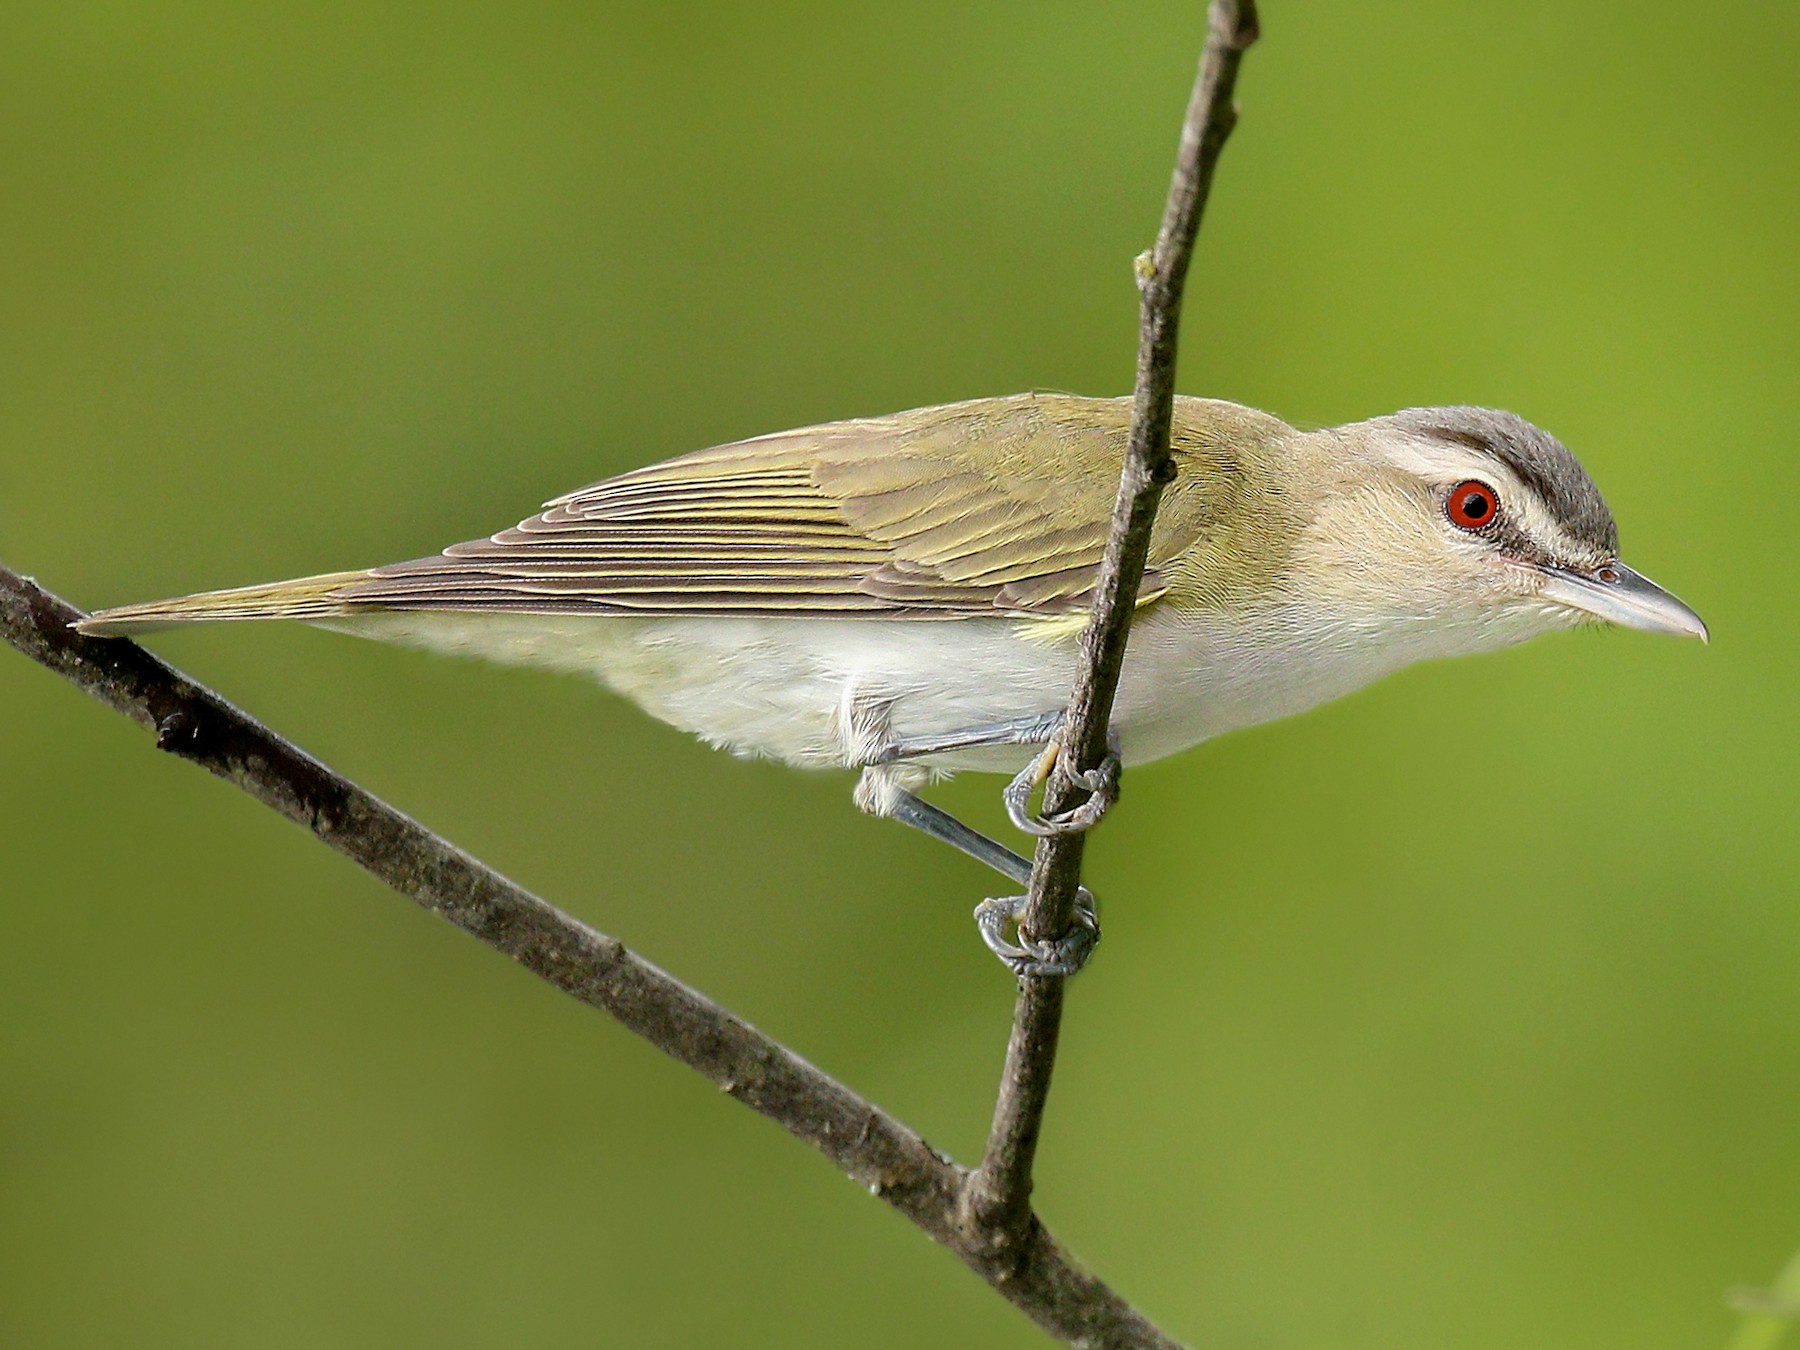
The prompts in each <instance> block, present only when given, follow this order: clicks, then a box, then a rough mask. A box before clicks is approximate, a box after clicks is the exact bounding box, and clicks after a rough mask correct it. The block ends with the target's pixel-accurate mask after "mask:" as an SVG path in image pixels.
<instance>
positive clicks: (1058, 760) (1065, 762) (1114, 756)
mask: <svg viewBox="0 0 1800 1350" xmlns="http://www.w3.org/2000/svg"><path fill="white" fill-rule="evenodd" d="M1107 739H1108V742H1109V743H1110V744H1111V745H1112V747H1113V748H1112V749H1110V750H1108V751H1107V753H1106V758H1105V759H1103V760H1101V761H1100V763H1099V764H1097V765H1095V766H1094V767H1093V768H1092V769H1080V768H1077V767H1075V765H1074V764H1073V763H1071V762H1070V760H1069V758H1068V754H1067V752H1066V751H1065V750H1064V748H1063V743H1062V741H1061V739H1060V738H1059V739H1057V740H1053V741H1051V742H1050V743H1049V744H1048V745H1046V746H1045V747H1044V750H1043V753H1042V754H1040V755H1038V756H1037V757H1036V758H1035V759H1033V760H1032V761H1031V762H1030V763H1029V764H1027V765H1026V766H1025V767H1024V768H1023V769H1021V770H1019V772H1018V774H1017V776H1016V777H1014V778H1013V780H1012V782H1010V783H1008V784H1007V785H1006V787H1005V788H1004V789H1003V790H1002V791H1001V793H1000V800H1001V801H1002V802H1003V803H1005V805H1006V815H1007V818H1008V819H1010V820H1011V821H1012V823H1013V824H1014V825H1015V826H1017V827H1018V828H1019V829H1020V830H1022V831H1023V832H1024V833H1026V834H1029V835H1034V836H1036V837H1037V838H1039V839H1042V838H1045V837H1047V836H1049V835H1054V834H1080V833H1081V832H1082V831H1083V830H1090V829H1092V828H1093V827H1094V826H1095V825H1096V824H1098V823H1099V821H1100V817H1101V816H1104V815H1105V814H1106V813H1107V811H1108V810H1109V809H1110V808H1111V807H1112V804H1113V803H1114V802H1116V801H1118V800H1119V773H1120V762H1119V751H1118V738H1117V736H1116V735H1109V736H1108V738H1107ZM1052 766H1060V767H1061V769H1062V771H1063V772H1064V773H1065V774H1066V775H1068V778H1069V781H1070V782H1072V783H1074V784H1075V785H1076V786H1077V787H1079V788H1082V789H1085V790H1086V792H1087V793H1088V799H1087V800H1086V801H1084V802H1083V803H1082V804H1081V805H1080V806H1077V807H1076V808H1075V809H1074V810H1072V811H1062V812H1059V813H1057V814H1056V815H1046V816H1038V815H1033V814H1032V812H1031V795H1032V794H1033V793H1034V792H1036V791H1037V790H1038V788H1039V787H1041V786H1042V785H1043V783H1044V780H1045V779H1047V778H1049V776H1050V770H1051V767H1052Z"/></svg>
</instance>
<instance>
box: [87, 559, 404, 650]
mask: <svg viewBox="0 0 1800 1350" xmlns="http://www.w3.org/2000/svg"><path fill="white" fill-rule="evenodd" d="M368 575H369V574H368V573H367V572H328V573H325V574H324V575H322V576H316V577H300V578H297V579H296V580H293V581H276V582H271V583H270V584H268V585H265V586H239V587H236V588H235V589H233V590H229V591H201V592H199V593H198V594H196V595H181V596H176V597H175V598H174V599H172V600H152V601H149V602H148V603H146V604H142V605H120V606H119V607H118V608H117V609H103V610H100V611H98V612H96V613H93V614H90V615H88V616H87V618H85V619H82V620H80V621H79V622H78V623H76V625H75V629H76V631H77V632H81V633H85V634H87V635H88V636H90V637H119V636H121V635H123V634H126V633H143V632H148V631H150V630H152V629H157V628H173V627H175V626H177V625H180V624H185V623H208V622H211V621H213V620H222V619H328V618H332V617H334V616H339V615H343V614H348V613H351V612H352V611H355V610H361V609H367V608H369V606H368V604H367V603H366V602H364V603H363V604H356V603H354V602H352V601H348V600H339V599H335V598H334V596H335V595H336V593H337V592H338V591H340V590H342V589H343V588H344V587H346V586H348V585H350V584H351V583H353V582H357V581H365V580H367V579H368Z"/></svg>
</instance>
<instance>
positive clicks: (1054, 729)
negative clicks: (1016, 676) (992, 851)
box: [868, 710, 1119, 838]
mask: <svg viewBox="0 0 1800 1350" xmlns="http://www.w3.org/2000/svg"><path fill="white" fill-rule="evenodd" d="M1066 717H1067V715H1066V714H1065V713H1063V712H1062V711H1061V710H1058V711H1056V712H1049V713H1038V714H1037V715H1035V716H1032V717H1015V718H1012V719H1011V720H1009V721H1005V722H990V723H987V724H985V725H983V726H977V727H964V728H962V729H961V730H958V731H947V732H943V733H942V734H939V735H935V736H891V737H888V738H886V739H884V740H883V741H882V743H881V744H880V745H879V746H878V747H877V748H876V750H875V753H874V754H873V755H871V756H870V757H869V761H868V762H869V763H871V764H892V763H894V762H896V761H898V760H904V759H920V758H923V757H925V756H927V755H941V754H949V753H951V752H953V751H957V750H980V749H984V748H986V747H989V746H995V745H1041V746H1043V747H1044V750H1043V753H1042V754H1040V755H1038V756H1036V757H1035V758H1034V759H1032V761H1031V762H1030V763H1029V764H1027V765H1026V766H1025V767H1024V768H1023V769H1021V770H1020V771H1019V773H1018V776H1017V777H1015V778H1014V779H1013V780H1012V782H1011V783H1009V784H1008V785H1007V786H1006V789H1005V791H1003V792H1002V793H1001V794H1000V799H1001V801H1002V802H1004V803H1005V804H1006V814H1007V816H1008V817H1009V818H1010V819H1011V820H1012V823H1013V824H1014V825H1016V826H1018V827H1019V828H1020V829H1021V830H1023V831H1024V832H1025V833H1026V834H1029V835H1035V836H1037V837H1039V838H1042V837H1044V836H1046V835H1052V834H1079V833H1080V832H1081V831H1082V830H1087V829H1091V828H1093V826H1094V824H1095V823H1096V822H1097V821H1098V820H1099V819H1100V817H1101V816H1103V815H1105V814H1106V812H1107V808H1109V807H1110V806H1111V805H1112V804H1113V803H1114V802H1115V801H1117V800H1118V797H1119V744H1118V739H1119V738H1118V733H1117V732H1116V731H1109V732H1108V733H1107V744H1108V746H1109V747H1110V748H1109V749H1108V751H1107V754H1106V758H1105V759H1103V760H1101V761H1100V763H1099V765H1098V766H1097V767H1095V768H1093V769H1079V768H1077V767H1076V766H1075V765H1073V764H1071V763H1069V762H1068V757H1067V753H1066V751H1065V748H1064V746H1063V743H1062V738H1061V733H1062V728H1063V723H1064V721H1065V720H1066ZM1059 759H1060V760H1061V761H1062V764H1063V770H1064V771H1065V772H1066V773H1067V774H1068V775H1069V780H1070V781H1071V782H1072V783H1074V784H1075V785H1076V786H1077V787H1081V788H1085V789H1086V790H1087V792H1088V794H1089V795H1088V799H1087V800H1086V801H1085V802H1083V803H1082V804H1081V805H1080V806H1078V807H1076V808H1075V809H1074V810H1073V811H1065V812H1063V813H1062V814H1060V815H1055V816H1037V815H1033V814H1032V812H1031V794H1032V793H1034V792H1036V791H1037V789H1038V788H1039V787H1040V786H1042V785H1043V782H1044V780H1045V779H1047V778H1048V777H1049V776H1050V770H1051V768H1052V767H1053V766H1054V765H1055V764H1056V763H1057V761H1058V760H1059Z"/></svg>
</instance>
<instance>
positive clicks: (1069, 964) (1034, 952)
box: [975, 886, 1100, 979]
mask: <svg viewBox="0 0 1800 1350" xmlns="http://www.w3.org/2000/svg"><path fill="white" fill-rule="evenodd" d="M1024 910H1025V897H1024V896H1022V895H1009V896H1004V897H1002V898H1000V899H988V900H983V901H982V902H981V903H980V904H979V905H977V906H975V926H976V927H977V928H979V929H980V930H981V940H982V941H983V942H985V943H986V944H987V947H988V950H989V951H991V952H993V954H994V955H995V956H997V957H999V958H1000V959H1001V961H1003V962H1004V963H1005V964H1006V967H1007V969H1009V970H1011V971H1012V973H1013V975H1014V976H1016V977H1017V978H1019V979H1042V978H1044V977H1046V976H1051V975H1057V976H1062V977H1064V978H1067V977H1068V976H1070V975H1073V974H1075V972H1076V971H1078V970H1080V969H1081V968H1082V967H1083V966H1084V965H1086V964H1087V960H1088V957H1089V956H1091V955H1093V951H1094V947H1095V944H1097V943H1098V942H1099V941H1100V919H1099V916H1098V915H1097V914H1096V913H1095V911H1094V894H1093V892H1092V891H1090V890H1088V888H1087V887H1086V886H1083V887H1081V888H1080V889H1079V890H1078V891H1076V893H1075V922H1074V923H1073V924H1071V925H1070V926H1069V928H1068V931H1066V932H1065V933H1063V935H1062V936H1061V937H1058V938H1052V939H1041V938H1032V937H1027V936H1026V935H1025V934H1024V933H1022V932H1020V931H1019V919H1020V918H1021V917H1022V916H1023V914H1024ZM1009 929H1010V930H1011V932H1012V934H1013V935H1015V936H1016V938H1017V940H1016V941H1015V940H1014V938H1013V937H1009V936H1008V930H1009Z"/></svg>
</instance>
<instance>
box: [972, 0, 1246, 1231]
mask: <svg viewBox="0 0 1800 1350" xmlns="http://www.w3.org/2000/svg"><path fill="white" fill-rule="evenodd" d="M1206 26H1207V32H1206V49H1205V51H1204V52H1203V53H1202V54H1201V57H1200V70H1199V74H1198V76H1197V77H1196V79H1195V81H1194V92H1193V95H1192V97H1191V98H1190V99H1189V101H1188V108H1187V116H1186V117H1185V118H1183V120H1182V124H1181V145H1180V149H1179V150H1178V151H1177V152H1176V157H1175V171H1174V174H1173V176H1172V178H1171V180H1170V183H1169V200H1168V205H1167V206H1166V207H1165V208H1164V210H1163V218H1162V226H1161V228H1160V229H1159V230H1158V231H1157V236H1156V244H1155V247H1154V248H1152V249H1151V250H1150V251H1149V252H1147V253H1145V254H1143V255H1142V256H1141V257H1139V258H1138V260H1137V264H1136V272H1137V279H1138V289H1139V290H1140V292H1141V293H1142V303H1141V307H1140V311H1139V329H1138V362H1137V384H1136V388H1135V391H1134V394H1133V399H1132V408H1131V437H1130V441H1129V443H1128V444H1127V446H1126V452H1125V467H1124V471H1123V472H1122V473H1121V475H1120V478H1119V495H1118V498H1117V499H1116V501H1115V502H1114V504H1113V518H1112V533H1111V534H1110V535H1109V536H1108V538H1107V543H1106V555H1105V559H1104V561H1103V562H1102V564H1101V569H1100V580H1099V583H1098V586H1097V587H1096V589H1095V593H1094V609H1093V615H1092V617H1091V618H1089V620H1088V625H1087V628H1086V630H1085V631H1084V633H1083V634H1082V647H1081V650H1082V661H1081V665H1080V668H1079V670H1078V671H1077V673H1076V678H1075V689H1074V692H1073V693H1072V694H1071V696H1070V699H1069V716H1068V721H1067V723H1066V724H1065V726H1064V731H1063V747H1064V750H1063V753H1062V754H1060V755H1059V756H1058V757H1057V762H1056V767H1055V769H1054V770H1053V771H1052V773H1051V776H1050V780H1049V782H1048V783H1047V784H1046V785H1045V788H1044V809H1045V812H1046V814H1054V813H1057V812H1063V811H1069V810H1072V809H1073V808H1075V807H1076V806H1079V805H1080V804H1081V803H1082V802H1083V801H1084V800H1085V799H1086V797H1087V793H1086V792H1085V791H1084V790H1083V789H1082V788H1080V787H1079V786H1077V785H1076V784H1075V783H1074V782H1073V781H1072V779H1071V776H1070V773H1069V767H1070V765H1071V764H1073V765H1074V766H1075V767H1076V768H1077V769H1084V768H1092V767H1093V766H1095V765H1098V764H1099V763H1100V762H1101V760H1102V759H1103V758H1104V757H1105V755H1106V753H1107V748H1108V746H1107V730H1108V725H1109V721H1110V718H1111V715H1112V704H1113V696H1114V695H1115V694H1116V693H1117V692H1118V688H1119V675H1120V672H1121V670H1122V669H1123V668H1124V664H1125V643H1126V639H1127V638H1128V637H1129V636H1130V633H1131V618H1132V612H1133V610H1134V609H1135V607H1136V605H1137V595H1138V587H1139V585H1140V584H1141V583H1142V582H1143V579H1144V560H1145V558H1146V557H1147V556H1148V554H1149V550H1150V530H1151V527H1152V526H1153V525H1154V524H1155V522H1156V508H1157V505H1158V504H1159V503H1160V502H1161V500H1162V493H1163V489H1164V488H1165V487H1166V486H1167V485H1168V484H1169V483H1170V482H1172V481H1173V480H1174V477H1175V461H1174V458H1173V457H1172V455H1171V454H1170V451H1169V427H1170V422H1171V419H1172V417H1173V415H1174V406H1175V348H1176V337H1177V334H1178V331H1179V329H1180V325H1181V299H1182V292H1183V288H1184V286H1185V285H1186V282H1187V271H1188V262H1189V260H1190V259H1191V258H1192V257H1193V253H1194V241H1195V239H1196V238H1197V237H1198V235H1199V232H1200V216H1201V213H1202V212H1203V211H1204V210H1205V209H1206V199H1207V195H1208V193H1209V192H1210V191H1211V188H1212V179H1213V170H1214V168H1215V167H1216V166H1217V165H1218V162H1219V155H1220V154H1221V153H1222V152H1223V150H1224V148H1225V140H1226V138H1227V137H1228V136H1230V135H1231V131H1232V128H1233V127H1234V126H1236V125H1237V110H1236V108H1235V106H1234V105H1233V103H1232V93H1233V90H1234V89H1235V88H1236V85H1237V72H1238V65H1239V63H1240V62H1241V61H1242V59H1243V55H1244V52H1245V51H1247V50H1248V49H1249V47H1250V44H1251V43H1253V42H1255V41H1256V38H1257V17H1256V6H1255V3H1254V0H1212V3H1211V4H1210V5H1209V6H1208V8H1207V25H1206ZM1085 842H1086V841H1085V836H1084V835H1081V834H1064V835H1053V836H1051V837H1049V838H1047V839H1042V840H1040V841H1039V842H1038V846H1037V852H1036V854H1035V856H1034V857H1033V860H1032V862H1033V866H1032V873H1031V889H1030V892H1029V894H1028V897H1027V901H1026V910H1025V915H1024V918H1023V919H1022V920H1021V922H1020V925H1019V927H1020V929H1021V931H1022V932H1023V933H1025V934H1026V935H1027V936H1029V937H1032V938H1039V937H1044V936H1052V937H1054V936H1057V935H1060V934H1063V933H1066V932H1067V931H1068V930H1069V927H1070V925H1071V923H1073V921H1074V915H1075V895H1076V891H1077V890H1078V889H1079V888H1080V885H1081V861H1082V853H1083V850H1084V848H1085ZM1063 984H1064V977H1062V976H1043V977H1027V978H1024V979H1021V980H1020V981H1019V997H1018V1001H1017V1003H1016V1004H1015V1005H1014V1008H1013V1027H1012V1035H1011V1037H1010V1039H1009V1040H1008V1042H1007V1047H1006V1064H1005V1068H1004V1069H1003V1070H1002V1072H1001V1077H1000V1093H999V1097H998V1100H997V1101H996V1103H995V1106H994V1120H993V1125H992V1126H991V1128H990V1129H989V1132H988V1143H987V1151H986V1153H985V1155H984V1156H983V1158H982V1161H981V1166H980V1168H979V1169H977V1171H976V1173H975V1175H974V1176H973V1177H972V1178H971V1181H970V1186H969V1191H968V1194H967V1195H966V1196H965V1198H964V1222H965V1223H967V1224H968V1225H969V1226H970V1228H971V1229H972V1230H974V1231H977V1232H984V1233H986V1234H987V1241H988V1243H989V1244H990V1246H991V1247H992V1248H993V1249H994V1250H995V1251H996V1253H997V1254H998V1255H1000V1256H1001V1257H1002V1259H1004V1258H1005V1254H1006V1252H1007V1251H1008V1250H1009V1249H1011V1250H1012V1251H1013V1252H1014V1253H1015V1254H1016V1256H1017V1257H1018V1259H1021V1260H1024V1259H1028V1257H1029V1252H1030V1246H1031V1243H1032V1241H1033V1228H1032V1225H1033V1222H1034V1221H1033V1219H1032V1212H1031V1170H1032V1164H1033V1162H1034V1160H1035V1158H1036V1155H1037V1142H1038V1136H1039V1134H1040V1132H1041V1131H1042V1128H1043V1118H1044V1107H1045V1104H1046V1102H1047V1100H1048V1098H1049V1094H1050V1078H1051V1073H1052V1070H1053V1069H1054V1067H1055V1064H1056V1046H1057V1039H1058V1036H1059V1035H1060V1033H1061V1029H1062V1011H1063Z"/></svg>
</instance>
